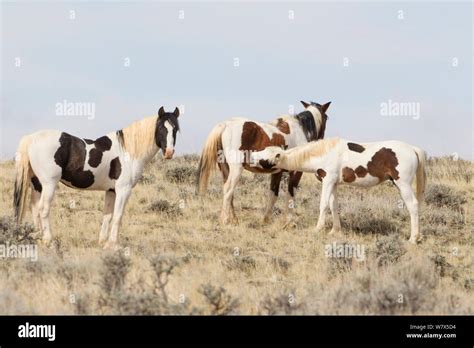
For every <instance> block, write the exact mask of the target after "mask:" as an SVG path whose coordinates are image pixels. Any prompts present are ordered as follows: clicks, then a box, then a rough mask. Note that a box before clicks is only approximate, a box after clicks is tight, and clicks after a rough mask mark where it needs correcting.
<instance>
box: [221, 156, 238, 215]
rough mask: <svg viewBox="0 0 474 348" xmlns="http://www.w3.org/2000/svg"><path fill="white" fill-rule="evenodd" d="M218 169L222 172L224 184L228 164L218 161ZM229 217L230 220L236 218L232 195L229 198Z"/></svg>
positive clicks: (227, 172)
mask: <svg viewBox="0 0 474 348" xmlns="http://www.w3.org/2000/svg"><path fill="white" fill-rule="evenodd" d="M218 166H219V170H220V171H221V173H222V179H223V180H224V184H225V183H226V182H227V178H228V177H229V164H228V163H218ZM230 216H231V217H230V219H231V220H236V219H237V217H236V215H235V210H234V197H233V196H232V199H231V200H230Z"/></svg>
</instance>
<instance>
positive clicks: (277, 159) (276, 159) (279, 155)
mask: <svg viewBox="0 0 474 348" xmlns="http://www.w3.org/2000/svg"><path fill="white" fill-rule="evenodd" d="M280 157H281V154H279V153H277V154H276V155H275V164H276V163H278V162H280Z"/></svg>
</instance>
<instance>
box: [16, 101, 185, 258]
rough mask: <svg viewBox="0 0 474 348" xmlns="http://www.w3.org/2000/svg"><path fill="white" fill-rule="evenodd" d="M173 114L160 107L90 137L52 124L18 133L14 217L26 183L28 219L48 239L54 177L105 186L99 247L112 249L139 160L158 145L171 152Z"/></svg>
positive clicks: (21, 211) (18, 215) (22, 203)
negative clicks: (154, 112)
mask: <svg viewBox="0 0 474 348" xmlns="http://www.w3.org/2000/svg"><path fill="white" fill-rule="evenodd" d="M178 116H179V110H178V108H176V109H175V111H174V112H173V113H167V112H165V110H164V108H163V107H161V108H160V110H159V111H158V115H157V116H152V117H148V118H145V119H142V120H140V121H137V122H135V123H132V124H131V125H130V126H128V127H126V128H123V129H121V130H119V131H116V132H112V133H109V134H107V135H105V136H103V137H100V138H98V139H96V140H90V139H81V138H78V137H75V136H72V135H70V134H68V133H65V132H61V131H57V130H43V131H39V132H36V133H33V134H30V135H27V136H24V137H23V138H22V139H21V141H20V145H19V147H18V151H17V155H16V172H17V174H16V181H15V190H14V199H13V205H14V210H15V217H16V220H17V222H21V220H22V218H23V216H24V212H25V208H26V197H27V193H28V189H29V188H30V186H31V188H32V192H31V209H32V213H33V221H34V224H35V226H36V227H37V229H39V231H41V232H42V233H43V241H44V242H45V243H49V242H50V241H51V239H52V235H51V228H50V224H49V212H50V208H51V202H52V200H53V197H54V192H55V190H56V186H57V184H58V182H61V183H63V184H64V185H66V186H68V187H72V188H77V189H83V190H101V191H105V202H104V217H103V221H102V228H101V231H100V235H99V243H103V242H105V241H106V240H107V238H108V240H107V243H105V246H104V248H110V249H116V248H117V247H118V232H119V227H120V222H121V220H122V215H123V211H124V208H125V205H126V203H127V201H128V198H129V197H130V194H131V192H132V188H133V187H134V186H135V185H136V184H137V182H138V180H139V179H140V177H141V176H142V173H143V169H144V167H145V165H146V164H147V163H148V162H150V160H151V159H152V158H153V157H154V156H155V155H156V153H157V152H158V150H159V149H161V150H162V152H163V155H164V158H166V159H170V158H172V157H173V153H174V146H175V143H176V134H177V131H178V130H179V124H178ZM110 222H112V226H111V228H110V235H109V224H110Z"/></svg>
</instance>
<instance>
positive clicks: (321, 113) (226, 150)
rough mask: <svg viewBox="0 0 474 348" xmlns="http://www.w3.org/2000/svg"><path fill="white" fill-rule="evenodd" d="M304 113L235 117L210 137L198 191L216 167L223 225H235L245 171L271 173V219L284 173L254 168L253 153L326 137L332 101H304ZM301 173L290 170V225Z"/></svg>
mask: <svg viewBox="0 0 474 348" xmlns="http://www.w3.org/2000/svg"><path fill="white" fill-rule="evenodd" d="M301 103H302V104H303V106H304V107H305V110H304V111H303V112H300V113H299V114H297V115H295V116H291V115H285V116H281V117H279V118H278V119H276V120H274V121H272V122H270V123H261V122H255V121H252V120H249V119H246V118H232V119H230V120H227V121H224V122H221V123H219V124H218V125H216V126H215V127H214V129H213V130H212V131H211V133H210V134H209V136H208V137H207V140H206V143H205V145H204V149H203V150H202V155H201V161H200V163H199V170H198V189H199V191H200V192H201V193H203V192H204V191H205V190H206V188H207V183H208V179H209V176H210V173H211V171H212V170H213V169H215V168H216V167H217V166H218V167H219V170H220V171H221V172H222V175H223V178H224V187H223V191H224V192H223V193H224V199H223V205H222V213H221V220H222V222H223V223H224V224H227V223H229V222H233V223H236V222H237V217H236V215H235V211H234V204H233V200H234V190H235V188H236V186H237V183H238V182H239V178H240V176H241V174H242V172H243V170H244V169H246V170H248V171H251V172H253V173H264V174H271V181H270V188H269V191H268V204H267V207H266V209H265V214H264V218H263V221H264V222H267V221H268V220H269V218H270V216H271V213H272V209H273V206H274V205H275V202H276V199H277V197H278V191H279V188H280V181H281V177H282V174H283V172H282V170H280V169H275V168H273V169H270V170H268V169H264V168H257V167H253V166H252V165H251V164H250V163H249V162H250V161H249V158H250V155H251V153H252V152H253V151H261V150H264V149H265V148H266V147H267V146H282V147H285V148H292V147H295V146H298V145H302V144H306V143H307V142H310V141H315V140H318V139H323V138H324V131H325V129H326V120H327V115H326V111H327V109H328V108H329V105H330V104H331V102H329V103H326V104H324V105H320V104H318V103H314V102H311V103H306V102H304V101H302V102H301ZM301 175H302V173H301V172H298V171H290V173H289V181H288V194H289V200H288V205H287V222H286V225H289V224H290V223H292V217H293V214H292V210H293V209H292V207H293V206H294V198H295V189H296V188H297V187H298V183H299V181H300V179H301Z"/></svg>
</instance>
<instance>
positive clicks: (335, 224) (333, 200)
mask: <svg viewBox="0 0 474 348" xmlns="http://www.w3.org/2000/svg"><path fill="white" fill-rule="evenodd" d="M329 209H331V215H332V229H331V232H329V233H330V234H333V233H339V232H341V219H340V218H339V206H338V202H337V185H334V188H333V190H332V194H331V195H330V196H329Z"/></svg>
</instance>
